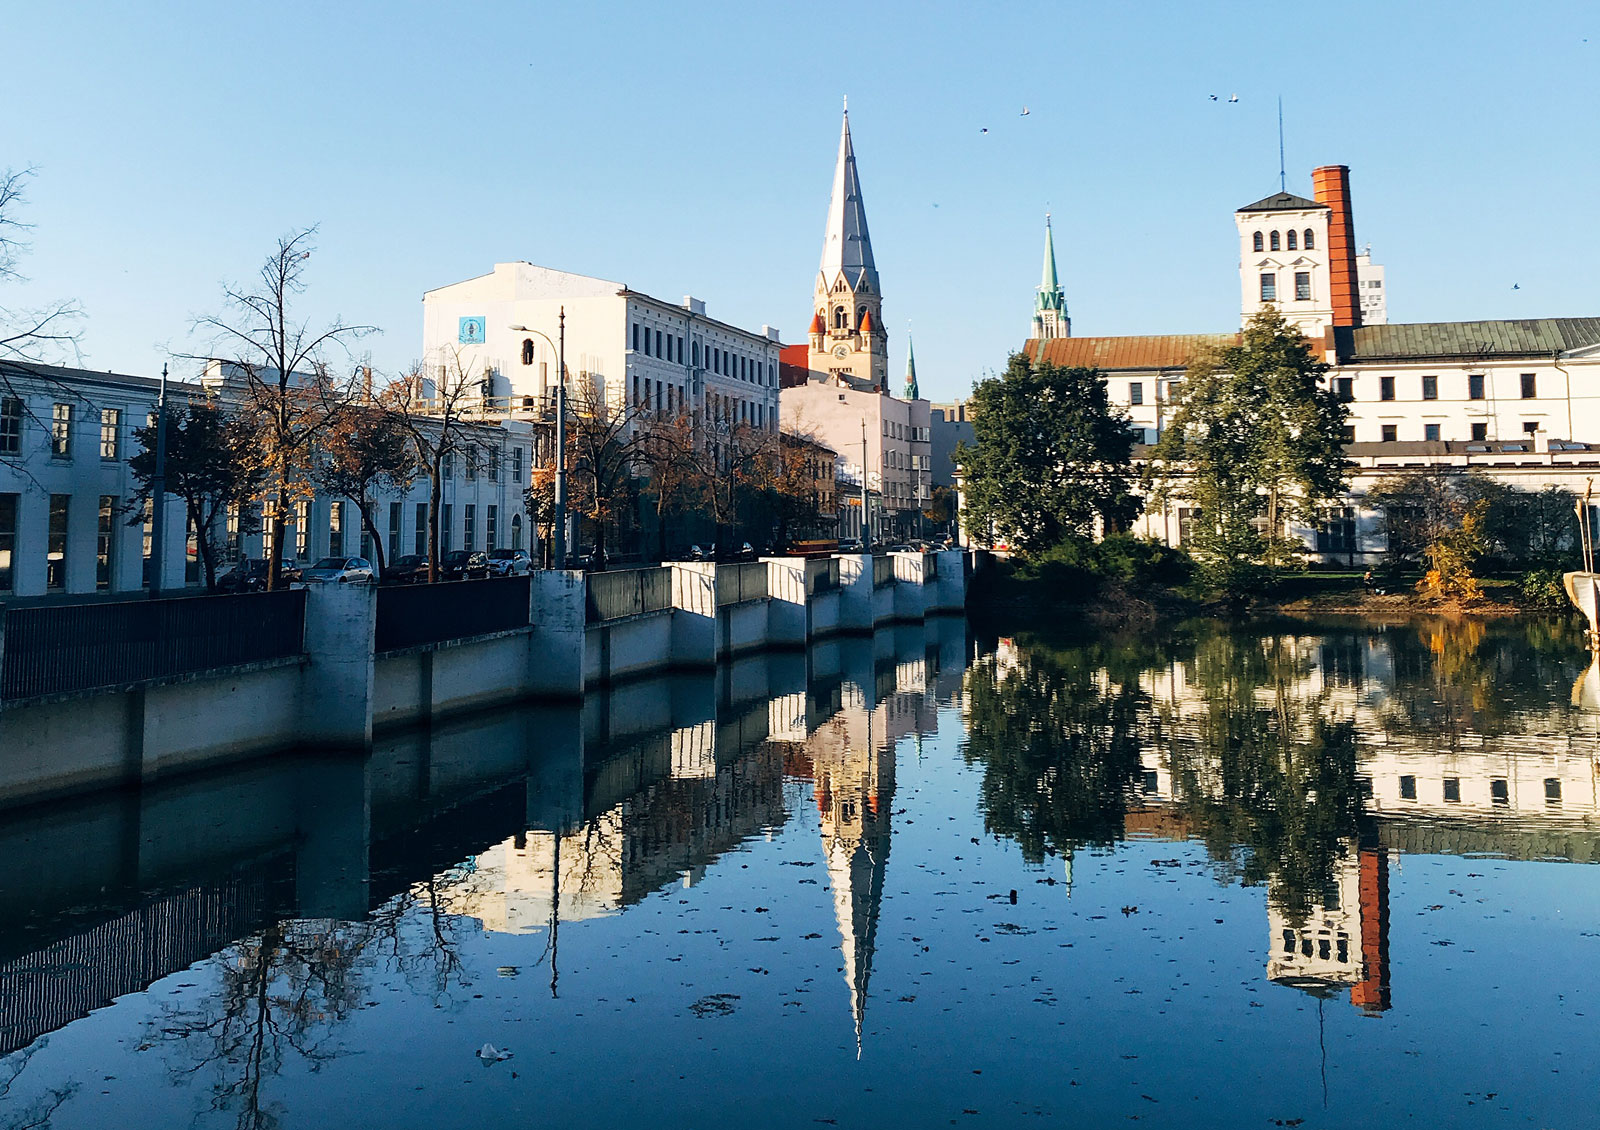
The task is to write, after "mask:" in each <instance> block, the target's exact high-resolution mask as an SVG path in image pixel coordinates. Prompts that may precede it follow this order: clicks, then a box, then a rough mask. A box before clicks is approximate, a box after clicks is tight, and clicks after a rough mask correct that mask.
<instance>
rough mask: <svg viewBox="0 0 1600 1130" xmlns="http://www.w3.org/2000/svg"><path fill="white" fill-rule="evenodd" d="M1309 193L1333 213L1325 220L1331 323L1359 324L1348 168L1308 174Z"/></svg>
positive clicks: (1342, 324) (1334, 167)
mask: <svg viewBox="0 0 1600 1130" xmlns="http://www.w3.org/2000/svg"><path fill="white" fill-rule="evenodd" d="M1311 186H1312V190H1313V192H1312V194H1313V195H1314V196H1315V197H1316V200H1317V203H1318V204H1326V205H1327V206H1328V207H1329V208H1331V209H1332V210H1333V214H1332V215H1331V216H1329V217H1328V273H1329V276H1330V278H1331V280H1332V288H1333V295H1332V298H1333V324H1334V325H1336V326H1359V325H1360V324H1361V295H1360V292H1359V291H1358V290H1357V288H1356V222H1355V217H1354V215H1352V213H1351V211H1350V167H1349V166H1348V165H1324V166H1322V167H1321V168H1320V169H1313V170H1312V172H1311Z"/></svg>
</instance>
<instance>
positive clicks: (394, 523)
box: [387, 502, 405, 561]
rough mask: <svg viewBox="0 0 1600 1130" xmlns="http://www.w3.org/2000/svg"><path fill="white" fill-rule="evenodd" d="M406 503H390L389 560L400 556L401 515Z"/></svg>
mask: <svg viewBox="0 0 1600 1130" xmlns="http://www.w3.org/2000/svg"><path fill="white" fill-rule="evenodd" d="M404 505H405V504H404V503H401V502H391V503H389V545H388V547H387V548H388V550H389V560H390V561H393V560H394V559H395V558H396V557H399V556H400V516H401V514H402V513H403V510H402V507H403V506H404Z"/></svg>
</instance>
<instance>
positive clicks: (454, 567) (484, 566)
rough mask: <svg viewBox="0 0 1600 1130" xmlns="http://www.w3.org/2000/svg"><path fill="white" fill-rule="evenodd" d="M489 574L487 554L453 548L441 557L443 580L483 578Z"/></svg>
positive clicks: (440, 564)
mask: <svg viewBox="0 0 1600 1130" xmlns="http://www.w3.org/2000/svg"><path fill="white" fill-rule="evenodd" d="M488 575H489V558H488V556H487V555H485V554H482V553H478V552H473V551H468V550H465V549H456V550H451V551H450V552H449V553H447V554H445V555H444V556H443V557H441V558H440V559H439V579H440V580H441V581H466V580H480V581H481V580H482V579H483V578H485V577H487V576H488Z"/></svg>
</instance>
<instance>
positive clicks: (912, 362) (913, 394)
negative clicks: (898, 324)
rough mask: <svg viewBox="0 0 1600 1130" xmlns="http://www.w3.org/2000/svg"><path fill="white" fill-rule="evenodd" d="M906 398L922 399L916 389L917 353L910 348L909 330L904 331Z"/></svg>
mask: <svg viewBox="0 0 1600 1130" xmlns="http://www.w3.org/2000/svg"><path fill="white" fill-rule="evenodd" d="M906 399H907V400H921V399H922V394H921V393H920V392H918V391H917V354H916V351H915V350H914V349H912V348H911V331H910V330H907V331H906Z"/></svg>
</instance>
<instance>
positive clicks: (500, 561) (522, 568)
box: [489, 549, 533, 577]
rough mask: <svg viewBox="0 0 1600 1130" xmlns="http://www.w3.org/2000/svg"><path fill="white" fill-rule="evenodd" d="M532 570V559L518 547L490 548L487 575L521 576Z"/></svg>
mask: <svg viewBox="0 0 1600 1130" xmlns="http://www.w3.org/2000/svg"><path fill="white" fill-rule="evenodd" d="M532 571H533V560H532V559H531V558H530V557H529V556H528V555H527V554H526V553H524V552H522V550H520V549H491V550H490V551H489V576H491V577H522V576H526V575H527V574H528V573H530V572H532Z"/></svg>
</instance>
